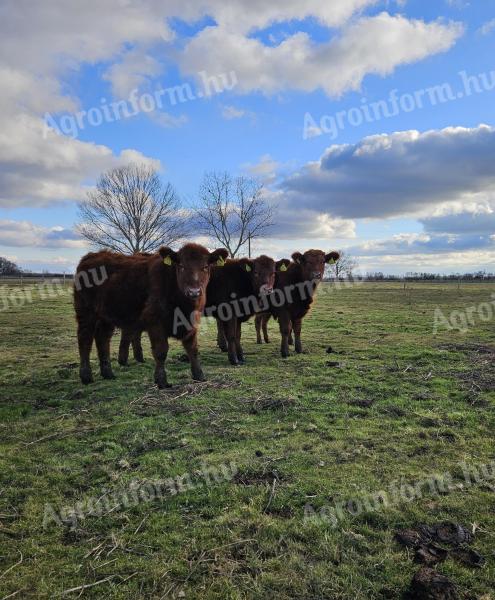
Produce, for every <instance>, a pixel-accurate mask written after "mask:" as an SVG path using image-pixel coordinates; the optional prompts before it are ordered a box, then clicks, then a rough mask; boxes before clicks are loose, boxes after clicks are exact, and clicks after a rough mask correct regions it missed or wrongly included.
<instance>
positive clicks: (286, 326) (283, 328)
mask: <svg viewBox="0 0 495 600" xmlns="http://www.w3.org/2000/svg"><path fill="white" fill-rule="evenodd" d="M278 323H279V326H280V335H281V336H282V342H281V344H280V354H281V355H282V358H287V357H288V356H289V333H290V318H289V315H288V314H287V313H286V312H285V311H283V312H281V313H280V314H279V317H278Z"/></svg>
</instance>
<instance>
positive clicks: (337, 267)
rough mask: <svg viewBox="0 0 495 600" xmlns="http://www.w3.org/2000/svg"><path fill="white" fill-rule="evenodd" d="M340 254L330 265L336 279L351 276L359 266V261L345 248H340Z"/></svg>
mask: <svg viewBox="0 0 495 600" xmlns="http://www.w3.org/2000/svg"><path fill="white" fill-rule="evenodd" d="M339 254H340V257H339V259H338V260H337V261H336V262H335V263H334V264H333V265H330V267H329V270H330V273H331V275H332V276H334V277H335V278H336V279H342V278H343V277H349V278H351V277H352V273H353V271H354V269H355V268H356V267H357V266H358V263H357V261H356V260H355V259H354V258H352V256H351V255H350V254H349V253H348V252H346V251H345V250H339Z"/></svg>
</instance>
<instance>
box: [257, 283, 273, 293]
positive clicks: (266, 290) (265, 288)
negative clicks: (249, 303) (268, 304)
mask: <svg viewBox="0 0 495 600" xmlns="http://www.w3.org/2000/svg"><path fill="white" fill-rule="evenodd" d="M272 292H273V287H272V286H270V285H267V284H266V283H265V284H263V285H262V286H261V287H260V293H261V294H271V293H272Z"/></svg>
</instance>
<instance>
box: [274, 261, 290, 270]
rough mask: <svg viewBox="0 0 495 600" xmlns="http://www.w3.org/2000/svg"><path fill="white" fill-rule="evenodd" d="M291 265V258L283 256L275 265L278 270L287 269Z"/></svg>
mask: <svg viewBox="0 0 495 600" xmlns="http://www.w3.org/2000/svg"><path fill="white" fill-rule="evenodd" d="M289 265H290V260H289V259H288V258H281V259H280V260H277V262H276V263H275V267H276V269H277V271H287V267H288V266H289Z"/></svg>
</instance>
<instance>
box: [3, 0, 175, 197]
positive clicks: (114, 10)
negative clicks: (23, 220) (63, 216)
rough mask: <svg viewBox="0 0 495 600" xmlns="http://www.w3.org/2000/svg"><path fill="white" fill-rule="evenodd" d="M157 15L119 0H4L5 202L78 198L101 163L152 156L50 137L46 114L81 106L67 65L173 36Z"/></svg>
mask: <svg viewBox="0 0 495 600" xmlns="http://www.w3.org/2000/svg"><path fill="white" fill-rule="evenodd" d="M159 15H160V12H159V11H158V7H156V6H155V7H154V9H153V7H151V6H148V7H147V6H139V5H138V4H137V3H135V2H131V3H126V4H122V3H121V2H118V1H117V0H115V1H111V2H106V3H103V4H101V3H98V2H96V1H95V0H88V1H87V2H84V3H81V2H77V1H75V0H72V1H65V0H51V1H50V2H35V3H33V2H28V1H27V0H6V1H5V2H3V3H2V5H1V7H0V57H1V58H0V80H1V81H2V95H1V97H0V207H15V206H43V205H47V204H51V203H53V202H57V201H67V200H77V199H80V198H81V197H83V196H84V191H85V189H84V186H85V185H88V183H89V182H90V181H91V180H92V179H94V177H95V176H96V175H97V174H98V173H100V172H101V171H102V170H104V169H107V168H110V167H113V166H117V165H119V164H122V163H125V162H127V161H128V160H130V159H136V160H139V161H141V162H148V161H149V160H151V159H148V158H146V157H145V156H143V155H142V154H141V153H139V152H137V151H135V150H124V151H122V152H121V153H120V155H118V156H116V155H115V154H114V153H113V152H112V151H111V150H110V149H109V148H108V147H106V146H103V145H97V144H93V143H88V142H82V141H78V140H75V139H72V138H68V137H64V136H57V135H54V134H50V135H48V136H46V135H45V134H46V130H45V127H44V121H43V117H44V114H45V113H46V112H49V113H56V112H59V111H74V110H76V109H77V108H78V105H79V100H78V98H77V97H72V96H70V95H67V93H66V92H65V91H64V90H63V86H62V81H63V76H64V74H65V73H66V72H67V71H68V70H70V69H75V68H77V67H78V66H79V65H80V64H81V63H84V62H90V63H91V62H92V63H94V62H98V61H103V60H106V59H111V58H115V57H116V56H118V55H119V53H121V52H124V45H125V42H131V43H133V42H134V43H149V42H151V41H152V40H154V39H157V38H159V37H161V39H164V38H167V36H168V38H171V37H172V36H173V34H172V32H171V31H170V30H169V28H168V26H167V25H166V23H165V21H164V20H163V19H160V18H159ZM95 16H97V18H95ZM115 69H116V70H117V71H116V77H117V76H118V75H119V73H118V67H115ZM117 80H118V77H117ZM154 164H155V166H158V165H159V163H157V162H156V161H155V162H154Z"/></svg>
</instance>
